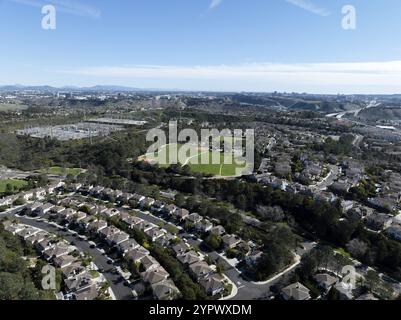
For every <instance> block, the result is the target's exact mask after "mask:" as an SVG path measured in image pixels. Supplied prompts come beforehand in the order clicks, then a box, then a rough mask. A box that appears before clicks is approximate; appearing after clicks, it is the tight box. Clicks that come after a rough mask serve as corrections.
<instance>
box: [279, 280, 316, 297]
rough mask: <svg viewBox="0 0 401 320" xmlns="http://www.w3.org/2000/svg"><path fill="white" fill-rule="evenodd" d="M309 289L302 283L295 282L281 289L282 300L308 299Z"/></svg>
mask: <svg viewBox="0 0 401 320" xmlns="http://www.w3.org/2000/svg"><path fill="white" fill-rule="evenodd" d="M309 292H310V291H309V289H308V288H306V287H305V286H304V285H303V284H301V283H299V282H296V283H293V284H290V285H289V286H287V287H285V288H283V289H282V290H281V296H282V297H283V299H284V300H310V299H311V296H310V294H309Z"/></svg>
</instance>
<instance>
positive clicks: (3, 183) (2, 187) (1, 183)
mask: <svg viewBox="0 0 401 320" xmlns="http://www.w3.org/2000/svg"><path fill="white" fill-rule="evenodd" d="M7 184H10V185H11V186H12V187H13V189H14V188H17V190H19V189H21V188H22V187H25V186H26V185H27V184H28V183H27V182H26V181H24V180H17V179H8V180H0V193H3V192H5V191H6V188H7Z"/></svg>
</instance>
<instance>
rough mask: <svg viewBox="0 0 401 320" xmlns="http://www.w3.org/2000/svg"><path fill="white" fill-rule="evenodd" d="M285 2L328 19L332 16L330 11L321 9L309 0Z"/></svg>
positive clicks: (287, 0)
mask: <svg viewBox="0 0 401 320" xmlns="http://www.w3.org/2000/svg"><path fill="white" fill-rule="evenodd" d="M285 1H286V2H288V3H291V4H292V5H294V6H297V7H299V8H301V9H304V10H306V11H309V12H311V13H314V14H317V15H319V16H322V17H327V16H329V15H330V14H331V12H330V11H329V10H327V9H324V8H320V7H318V6H316V5H315V4H314V3H312V2H311V1H309V0H285Z"/></svg>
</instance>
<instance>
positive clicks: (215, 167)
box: [139, 144, 245, 177]
mask: <svg viewBox="0 0 401 320" xmlns="http://www.w3.org/2000/svg"><path fill="white" fill-rule="evenodd" d="M182 146H183V145H174V144H168V145H164V146H163V147H161V148H160V150H159V152H156V153H155V155H152V154H145V155H143V156H141V157H139V160H142V161H148V162H150V163H158V162H159V160H164V159H166V160H167V161H166V162H167V164H166V163H162V164H160V163H159V166H160V167H164V168H165V167H168V166H169V163H170V161H169V159H170V153H171V152H172V150H173V148H175V147H177V149H178V150H179V151H180V150H181V148H182ZM194 148H196V149H197V150H195V154H192V155H191V154H190V152H189V151H187V153H186V154H185V155H184V157H183V159H182V161H180V164H181V165H182V166H184V165H188V166H189V167H190V168H191V171H193V172H199V173H203V174H211V175H214V176H225V177H227V176H235V175H236V169H237V168H245V165H239V164H237V163H236V162H235V156H234V154H232V153H230V154H228V155H224V154H223V153H221V152H218V151H209V150H207V149H205V148H202V147H197V146H195V147H194ZM181 151H182V152H183V150H181ZM213 158H215V159H217V161H213ZM213 162H217V163H213ZM230 162H231V163H230Z"/></svg>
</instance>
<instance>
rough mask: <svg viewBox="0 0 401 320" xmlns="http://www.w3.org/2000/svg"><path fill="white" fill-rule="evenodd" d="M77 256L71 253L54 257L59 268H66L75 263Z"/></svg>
mask: <svg viewBox="0 0 401 320" xmlns="http://www.w3.org/2000/svg"><path fill="white" fill-rule="evenodd" d="M75 260H76V258H75V257H73V256H70V255H65V256H61V257H58V258H54V260H53V263H54V265H55V266H56V267H58V268H61V269H63V268H65V267H68V266H70V265H72V264H73V262H75Z"/></svg>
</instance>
